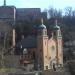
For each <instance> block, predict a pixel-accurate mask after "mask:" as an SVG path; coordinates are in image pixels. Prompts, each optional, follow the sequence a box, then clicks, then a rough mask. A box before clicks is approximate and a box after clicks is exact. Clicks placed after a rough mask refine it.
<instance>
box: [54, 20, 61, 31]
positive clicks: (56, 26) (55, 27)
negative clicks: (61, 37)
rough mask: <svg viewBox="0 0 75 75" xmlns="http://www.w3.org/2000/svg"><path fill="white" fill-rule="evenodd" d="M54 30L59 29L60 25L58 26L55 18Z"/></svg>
mask: <svg viewBox="0 0 75 75" xmlns="http://www.w3.org/2000/svg"><path fill="white" fill-rule="evenodd" d="M54 30H60V26H58V24H57V20H55V26H54Z"/></svg>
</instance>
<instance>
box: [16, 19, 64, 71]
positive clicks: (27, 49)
mask: <svg viewBox="0 0 75 75" xmlns="http://www.w3.org/2000/svg"><path fill="white" fill-rule="evenodd" d="M51 34H52V36H51V37H49V36H48V35H47V28H46V26H45V25H44V24H43V19H42V24H41V25H39V26H38V29H37V36H36V37H34V36H28V37H27V38H24V37H23V39H22V40H21V41H20V42H19V43H18V44H17V47H18V48H19V49H18V51H19V50H21V52H20V53H22V54H23V56H22V58H21V60H20V61H21V64H34V68H37V69H40V70H47V69H53V66H55V67H63V47H62V35H61V30H60V27H59V26H58V25H57V21H56V23H55V26H54V28H53V32H52V33H51Z"/></svg>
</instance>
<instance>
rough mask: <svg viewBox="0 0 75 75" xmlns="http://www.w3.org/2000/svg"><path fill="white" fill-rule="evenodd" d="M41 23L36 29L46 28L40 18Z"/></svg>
mask: <svg viewBox="0 0 75 75" xmlns="http://www.w3.org/2000/svg"><path fill="white" fill-rule="evenodd" d="M41 23H42V24H41V25H40V26H39V27H38V29H46V26H45V25H44V24H43V19H41Z"/></svg>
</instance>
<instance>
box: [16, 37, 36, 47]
mask: <svg viewBox="0 0 75 75" xmlns="http://www.w3.org/2000/svg"><path fill="white" fill-rule="evenodd" d="M21 46H22V48H36V46H37V39H36V37H34V36H28V37H26V38H24V39H22V40H21V41H20V42H18V43H17V47H18V48H20V47H21Z"/></svg>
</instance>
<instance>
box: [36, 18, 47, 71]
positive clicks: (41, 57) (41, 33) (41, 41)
mask: <svg viewBox="0 0 75 75" xmlns="http://www.w3.org/2000/svg"><path fill="white" fill-rule="evenodd" d="M41 22H42V24H41V25H40V26H39V27H38V35H37V59H38V60H37V61H38V69H42V70H46V69H48V64H47V55H48V36H47V28H46V26H45V25H44V24H43V19H41Z"/></svg>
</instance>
